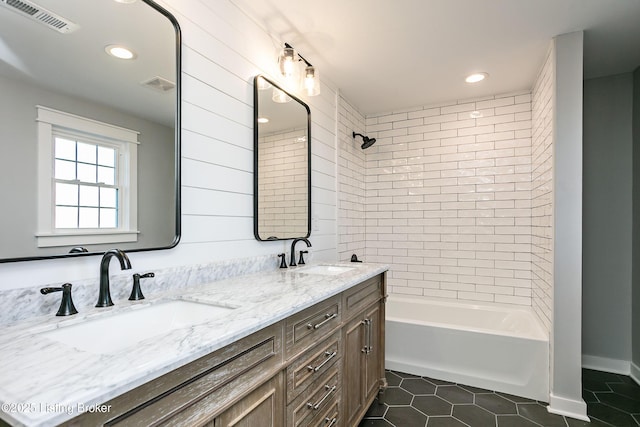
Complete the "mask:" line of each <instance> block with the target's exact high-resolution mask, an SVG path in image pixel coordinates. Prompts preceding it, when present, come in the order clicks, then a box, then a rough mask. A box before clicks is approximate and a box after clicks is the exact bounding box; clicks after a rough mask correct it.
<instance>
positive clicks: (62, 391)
mask: <svg viewBox="0 0 640 427" xmlns="http://www.w3.org/2000/svg"><path fill="white" fill-rule="evenodd" d="M314 265H317V264H313V265H307V266H300V267H296V268H289V269H286V270H284V269H282V270H277V271H275V272H269V273H261V274H252V275H246V276H238V277H234V278H231V279H226V280H221V281H217V282H212V283H209V284H206V285H201V286H198V287H193V288H190V289H187V290H184V289H183V290H180V291H179V292H178V293H175V292H174V293H171V292H168V293H165V294H163V295H154V296H153V297H150V298H149V299H146V300H143V301H139V302H130V301H126V302H121V301H118V302H116V305H115V306H113V307H109V308H93V309H91V310H88V311H85V312H83V313H79V314H76V315H74V316H69V317H56V316H54V313H51V316H47V317H46V318H38V319H34V320H31V321H25V322H22V323H19V324H16V325H13V326H11V327H8V328H5V329H4V330H3V331H2V334H1V336H0V403H1V404H2V408H1V409H2V410H1V411H0V418H2V419H4V420H5V421H7V422H9V423H10V424H11V425H17V426H22V425H24V426H52V425H56V424H59V423H62V422H64V421H66V420H69V419H71V418H73V417H75V416H76V415H78V414H79V413H82V412H84V411H86V410H87V409H88V408H92V407H94V406H95V405H97V404H100V403H103V402H106V401H108V400H110V399H112V398H113V397H115V396H118V395H120V394H123V393H125V392H127V391H129V390H132V389H134V388H135V387H138V386H140V385H142V384H144V383H146V382H148V381H151V380H153V379H155V378H158V377H160V376H162V375H164V374H166V373H168V372H170V371H172V370H174V369H176V368H179V367H181V366H183V365H185V364H187V363H189V362H192V361H194V360H196V359H198V358H200V357H202V356H205V355H207V354H209V353H211V352H213V351H215V350H218V349H220V348H222V347H224V346H225V345H227V344H230V343H232V342H234V341H236V340H238V339H240V338H243V337H245V336H248V335H250V334H251V333H253V332H255V331H258V330H260V329H262V328H264V327H266V326H269V325H271V324H273V323H275V322H278V321H280V320H282V319H284V318H286V317H288V316H290V315H291V314H294V313H296V312H298V311H300V310H302V309H304V308H307V307H310V306H311V305H313V304H315V303H317V302H319V301H322V300H323V299H326V298H328V297H330V296H332V295H336V294H338V293H340V292H342V291H344V290H345V289H349V288H350V287H352V286H353V285H355V284H358V283H360V282H362V281H363V280H366V279H368V278H370V277H373V276H375V275H377V274H380V273H382V272H384V271H386V270H387V269H388V266H386V265H380V264H359V263H346V264H331V265H336V266H338V265H341V266H345V267H350V268H352V269H351V270H349V271H346V272H343V273H341V274H337V275H325V274H314V273H312V272H309V273H307V272H305V271H306V270H310V269H312V268H313V267H314ZM323 265H329V264H326V263H323ZM147 293H149V294H150V292H148V291H147V292H145V294H147ZM148 296H149V295H148ZM176 298H180V299H185V300H191V301H198V302H210V303H215V304H220V305H227V306H232V307H237V308H235V309H234V310H231V311H230V312H229V313H228V314H225V315H224V316H222V317H219V318H216V319H213V320H211V321H209V322H206V323H201V324H198V325H196V326H191V327H187V328H181V329H176V330H173V331H170V332H168V333H164V334H161V335H155V336H151V337H149V338H148V339H144V340H142V341H140V342H138V343H137V344H136V345H134V346H132V347H128V348H125V349H122V350H121V351H118V352H115V353H114V354H93V353H90V352H87V351H82V350H78V349H76V348H73V347H69V346H67V345H65V344H62V343H58V342H56V341H53V340H50V339H48V338H46V337H44V336H42V333H43V332H46V331H50V330H53V329H56V328H62V327H65V326H69V325H74V324H79V323H82V322H84V321H87V320H89V319H97V318H99V317H102V316H108V315H109V314H110V313H112V312H116V311H127V310H134V309H136V308H141V307H140V306H143V305H150V304H154V303H158V302H160V301H163V300H167V299H176ZM96 334H98V335H99V334H100V331H99V330H97V331H96Z"/></svg>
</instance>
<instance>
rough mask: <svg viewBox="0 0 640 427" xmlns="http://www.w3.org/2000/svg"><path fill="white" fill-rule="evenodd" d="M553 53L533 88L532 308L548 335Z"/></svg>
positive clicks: (551, 298)
mask: <svg viewBox="0 0 640 427" xmlns="http://www.w3.org/2000/svg"><path fill="white" fill-rule="evenodd" d="M553 58H554V56H553V50H552V49H550V50H549V52H548V53H547V57H546V59H545V62H544V66H543V67H542V70H541V71H540V74H539V76H538V78H537V79H536V83H535V85H534V87H533V138H532V153H531V157H532V176H531V179H532V183H533V186H532V190H531V202H532V206H531V222H532V223H531V234H532V242H531V243H532V244H531V252H532V253H531V267H532V291H533V292H532V294H533V295H532V296H533V299H532V305H533V309H534V310H535V312H536V314H537V315H538V317H539V318H540V320H541V321H542V323H543V324H544V325H545V327H546V328H547V330H548V331H550V330H551V319H552V310H553V76H554V61H553Z"/></svg>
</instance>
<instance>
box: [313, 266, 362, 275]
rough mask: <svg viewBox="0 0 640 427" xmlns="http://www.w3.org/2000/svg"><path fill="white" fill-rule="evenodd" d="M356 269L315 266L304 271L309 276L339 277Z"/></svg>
mask: <svg viewBox="0 0 640 427" xmlns="http://www.w3.org/2000/svg"><path fill="white" fill-rule="evenodd" d="M353 269H354V267H343V266H339V265H314V266H312V267H307V268H305V269H304V272H305V273H308V274H323V275H325V276H338V275H340V274H343V273H346V272H348V271H351V270H353Z"/></svg>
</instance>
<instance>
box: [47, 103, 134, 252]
mask: <svg viewBox="0 0 640 427" xmlns="http://www.w3.org/2000/svg"><path fill="white" fill-rule="evenodd" d="M36 108H37V113H38V115H37V119H36V121H37V122H38V124H37V127H38V231H37V232H36V234H35V236H36V240H37V245H38V247H53V246H70V245H90V244H101V243H126V242H136V241H137V240H138V234H139V231H138V204H137V200H138V172H137V167H134V166H135V165H137V164H138V144H139V142H138V135H139V134H140V132H137V131H134V130H131V129H126V128H123V127H120V126H114V125H111V124H108V123H103V122H99V121H97V120H93V119H88V118H85V117H81V116H77V115H75V114H70V113H65V112H63V111H58V110H54V109H52V108H48V107H43V106H41V105H37V106H36ZM54 127H55V128H56V129H57V130H61V131H64V130H65V129H68V130H70V131H72V132H75V133H79V132H80V133H86V134H87V135H88V136H89V137H91V136H92V135H94V136H97V137H99V138H101V139H112V140H114V141H117V142H119V143H123V142H124V143H128V144H126V146H127V151H128V156H127V157H128V162H130V163H129V164H123V166H124V167H123V168H121V171H120V174H121V177H122V174H123V173H124V174H127V176H126V180H127V181H128V185H127V186H126V187H123V188H122V192H123V194H122V197H123V200H125V203H126V205H127V208H126V209H125V210H124V211H123V215H122V216H121V220H122V225H121V227H120V228H118V229H117V230H96V229H79V230H64V231H56V230H55V227H54V223H53V218H54V211H53V209H54V207H53V196H52V195H53V185H54V179H53V164H54V163H53V133H54Z"/></svg>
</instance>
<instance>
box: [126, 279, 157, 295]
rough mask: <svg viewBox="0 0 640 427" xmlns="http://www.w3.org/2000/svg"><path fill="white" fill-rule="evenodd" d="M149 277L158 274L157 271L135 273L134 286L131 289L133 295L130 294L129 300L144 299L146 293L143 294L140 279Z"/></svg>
mask: <svg viewBox="0 0 640 427" xmlns="http://www.w3.org/2000/svg"><path fill="white" fill-rule="evenodd" d="M149 277H156V275H155V273H145V274H138V273H136V274H134V275H133V288H132V289H131V295H129V301H139V300H141V299H144V295H142V288H141V287H140V279H147V278H149Z"/></svg>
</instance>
